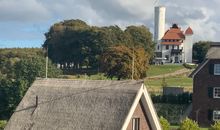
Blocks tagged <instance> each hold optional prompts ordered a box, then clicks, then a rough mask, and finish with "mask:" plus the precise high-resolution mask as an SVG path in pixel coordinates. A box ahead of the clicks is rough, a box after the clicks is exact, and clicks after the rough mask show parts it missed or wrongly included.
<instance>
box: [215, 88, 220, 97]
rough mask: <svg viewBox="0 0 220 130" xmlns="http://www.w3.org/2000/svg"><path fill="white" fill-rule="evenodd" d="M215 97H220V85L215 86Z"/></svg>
mask: <svg viewBox="0 0 220 130" xmlns="http://www.w3.org/2000/svg"><path fill="white" fill-rule="evenodd" d="M213 97H214V98H220V87H215V88H213Z"/></svg>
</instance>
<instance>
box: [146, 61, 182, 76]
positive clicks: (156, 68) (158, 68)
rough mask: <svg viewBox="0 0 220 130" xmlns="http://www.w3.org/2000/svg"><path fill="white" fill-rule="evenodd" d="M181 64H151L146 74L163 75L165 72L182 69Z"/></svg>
mask: <svg viewBox="0 0 220 130" xmlns="http://www.w3.org/2000/svg"><path fill="white" fill-rule="evenodd" d="M183 68H184V67H183V65H175V64H169V65H151V66H149V68H148V70H147V76H148V77H149V76H156V75H163V74H167V73H172V72H175V71H177V70H180V69H183Z"/></svg>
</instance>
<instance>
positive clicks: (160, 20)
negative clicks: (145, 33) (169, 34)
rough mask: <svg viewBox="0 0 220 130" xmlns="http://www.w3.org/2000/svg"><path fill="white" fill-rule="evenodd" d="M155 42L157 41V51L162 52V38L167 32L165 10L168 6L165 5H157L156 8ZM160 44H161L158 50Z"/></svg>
mask: <svg viewBox="0 0 220 130" xmlns="http://www.w3.org/2000/svg"><path fill="white" fill-rule="evenodd" d="M154 11H155V13H154V14H155V16H154V42H156V43H157V44H156V48H155V50H156V52H161V44H160V42H161V39H162V37H163V36H164V33H165V12H166V8H165V7H163V6H157V7H155V8H154ZM158 45H159V46H160V48H159V50H158V48H157V47H158Z"/></svg>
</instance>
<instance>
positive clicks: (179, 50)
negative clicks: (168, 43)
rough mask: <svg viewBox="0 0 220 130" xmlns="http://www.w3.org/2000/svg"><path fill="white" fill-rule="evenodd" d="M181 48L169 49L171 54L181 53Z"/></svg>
mask: <svg viewBox="0 0 220 130" xmlns="http://www.w3.org/2000/svg"><path fill="white" fill-rule="evenodd" d="M181 53H182V49H171V54H181Z"/></svg>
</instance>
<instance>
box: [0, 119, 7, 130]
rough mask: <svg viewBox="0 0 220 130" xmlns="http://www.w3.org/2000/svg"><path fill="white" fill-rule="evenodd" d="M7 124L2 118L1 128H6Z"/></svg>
mask: <svg viewBox="0 0 220 130" xmlns="http://www.w3.org/2000/svg"><path fill="white" fill-rule="evenodd" d="M6 124H7V121H5V120H0V130H3V129H4V128H5V126H6Z"/></svg>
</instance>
